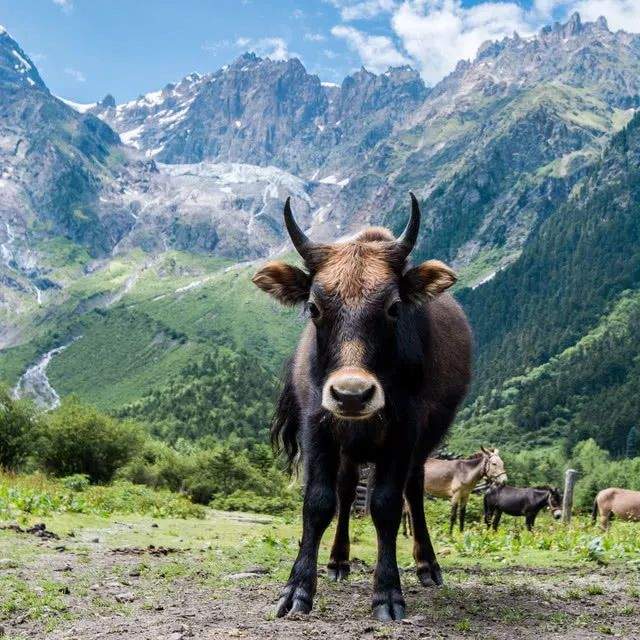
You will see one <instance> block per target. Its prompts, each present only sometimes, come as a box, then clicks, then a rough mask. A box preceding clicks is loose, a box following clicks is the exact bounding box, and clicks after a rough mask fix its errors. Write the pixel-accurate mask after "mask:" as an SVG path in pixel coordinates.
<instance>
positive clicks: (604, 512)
mask: <svg viewBox="0 0 640 640" xmlns="http://www.w3.org/2000/svg"><path fill="white" fill-rule="evenodd" d="M598 512H599V513H600V527H601V528H602V529H604V530H605V531H606V530H607V529H608V528H609V524H610V523H611V518H612V516H616V517H617V518H620V520H636V521H640V491H631V490H630V489H619V488H617V487H609V488H608V489H603V490H602V491H601V492H600V493H599V494H598V495H597V496H596V499H595V500H594V502H593V512H592V514H591V516H592V519H593V523H594V524H595V522H596V518H597V517H598Z"/></svg>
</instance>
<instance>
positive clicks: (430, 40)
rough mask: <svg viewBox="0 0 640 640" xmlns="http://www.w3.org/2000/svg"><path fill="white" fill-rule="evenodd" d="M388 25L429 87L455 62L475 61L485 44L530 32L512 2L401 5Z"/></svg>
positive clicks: (437, 0) (441, 0)
mask: <svg viewBox="0 0 640 640" xmlns="http://www.w3.org/2000/svg"><path fill="white" fill-rule="evenodd" d="M391 25H392V28H393V30H394V32H395V33H396V35H397V36H398V38H400V40H401V42H402V45H403V47H404V49H405V50H406V51H407V53H408V54H409V55H410V56H411V58H412V59H413V60H414V61H415V62H416V63H417V64H418V66H419V68H420V70H421V72H422V76H423V78H424V79H425V80H426V81H427V82H429V83H435V82H437V81H438V80H440V79H441V78H442V77H443V76H445V75H446V74H447V73H449V72H450V71H452V70H453V68H454V67H455V65H456V63H457V61H458V60H460V59H467V58H473V57H475V54H476V52H477V50H478V47H479V46H480V45H481V44H482V43H483V42H484V41H485V40H498V39H501V38H503V37H505V36H510V35H512V34H513V32H514V31H518V32H519V33H521V34H523V33H524V34H527V33H529V32H530V31H531V30H532V28H531V25H530V24H529V22H528V20H527V15H526V13H525V11H524V10H523V9H522V8H521V7H520V6H518V5H517V4H516V3H515V2H483V3H481V4H478V5H475V6H473V7H470V8H464V7H463V6H462V4H461V2H460V0H427V1H426V2H423V1H417V2H404V3H403V4H402V6H401V7H400V8H399V9H398V10H397V11H396V12H395V13H394V14H393V17H392V20H391Z"/></svg>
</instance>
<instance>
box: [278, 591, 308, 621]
mask: <svg viewBox="0 0 640 640" xmlns="http://www.w3.org/2000/svg"><path fill="white" fill-rule="evenodd" d="M312 606H313V601H312V598H311V596H310V595H309V594H308V593H307V591H306V590H305V589H303V588H302V587H297V588H294V585H288V586H286V587H285V588H284V589H283V590H282V595H281V596H280V600H278V604H277V605H276V616H277V617H278V618H283V617H284V616H286V615H288V614H290V613H309V612H310V611H311V607H312Z"/></svg>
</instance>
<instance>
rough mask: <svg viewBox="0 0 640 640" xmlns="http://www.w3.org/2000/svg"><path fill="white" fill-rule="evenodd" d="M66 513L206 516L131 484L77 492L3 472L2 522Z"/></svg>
mask: <svg viewBox="0 0 640 640" xmlns="http://www.w3.org/2000/svg"><path fill="white" fill-rule="evenodd" d="M62 513H84V514H94V515H98V516H101V517H107V516H109V515H111V514H114V513H118V514H124V513H138V514H143V515H144V514H146V515H150V516H153V517H157V518H164V517H180V518H187V517H191V518H201V517H203V516H204V513H205V512H204V509H203V508H202V507H200V506H198V505H195V504H193V503H192V502H190V501H189V500H188V499H187V498H185V497H184V496H181V495H178V494H175V493H171V492H170V491H166V490H155V489H151V488H149V487H146V486H143V485H134V484H131V483H130V482H115V483H113V484H111V485H107V486H91V487H88V488H87V489H85V490H81V491H74V490H72V489H70V488H68V484H67V483H65V482H64V481H61V480H55V479H51V478H47V477H46V476H44V475H42V474H33V475H29V476H24V475H13V474H7V473H1V472H0V520H5V521H7V520H20V521H25V522H28V521H29V519H30V518H31V517H37V518H42V517H46V516H50V515H52V514H62Z"/></svg>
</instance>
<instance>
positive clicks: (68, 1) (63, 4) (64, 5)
mask: <svg viewBox="0 0 640 640" xmlns="http://www.w3.org/2000/svg"><path fill="white" fill-rule="evenodd" d="M53 4H56V5H58V6H59V7H60V8H61V9H62V10H63V11H64V12H65V13H69V12H70V11H71V10H72V9H73V0H53Z"/></svg>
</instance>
